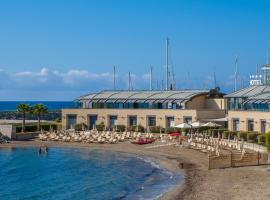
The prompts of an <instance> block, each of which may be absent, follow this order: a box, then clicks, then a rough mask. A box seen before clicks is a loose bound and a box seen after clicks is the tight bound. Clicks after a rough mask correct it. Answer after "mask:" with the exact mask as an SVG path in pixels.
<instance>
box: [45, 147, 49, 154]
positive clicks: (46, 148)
mask: <svg viewBox="0 0 270 200" xmlns="http://www.w3.org/2000/svg"><path fill="white" fill-rule="evenodd" d="M45 152H46V155H48V153H49V148H48V147H47V146H46V147H45Z"/></svg>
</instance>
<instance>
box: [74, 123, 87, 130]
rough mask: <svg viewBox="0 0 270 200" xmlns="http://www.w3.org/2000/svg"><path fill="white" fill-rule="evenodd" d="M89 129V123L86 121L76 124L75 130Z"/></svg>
mask: <svg viewBox="0 0 270 200" xmlns="http://www.w3.org/2000/svg"><path fill="white" fill-rule="evenodd" d="M85 129H87V125H86V124H85V123H80V124H76V125H75V130H76V131H83V130H85Z"/></svg>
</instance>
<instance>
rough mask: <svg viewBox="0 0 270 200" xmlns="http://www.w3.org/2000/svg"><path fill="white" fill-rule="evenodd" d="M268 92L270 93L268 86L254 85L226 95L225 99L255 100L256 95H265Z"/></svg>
mask: <svg viewBox="0 0 270 200" xmlns="http://www.w3.org/2000/svg"><path fill="white" fill-rule="evenodd" d="M268 92H270V86H269V85H256V86H250V87H247V88H243V89H241V90H238V91H236V92H233V93H231V94H227V95H225V98H234V97H236V98H237V97H238V98H256V97H257V96H258V95H262V94H266V93H268ZM262 97H263V96H262ZM265 97H266V96H265Z"/></svg>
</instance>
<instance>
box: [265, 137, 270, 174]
mask: <svg viewBox="0 0 270 200" xmlns="http://www.w3.org/2000/svg"><path fill="white" fill-rule="evenodd" d="M265 145H266V149H267V151H268V169H270V132H268V133H266V134H265Z"/></svg>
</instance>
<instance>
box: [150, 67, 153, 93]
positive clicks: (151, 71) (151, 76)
mask: <svg viewBox="0 0 270 200" xmlns="http://www.w3.org/2000/svg"><path fill="white" fill-rule="evenodd" d="M152 83H153V67H152V66H150V90H153V85H152Z"/></svg>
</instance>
